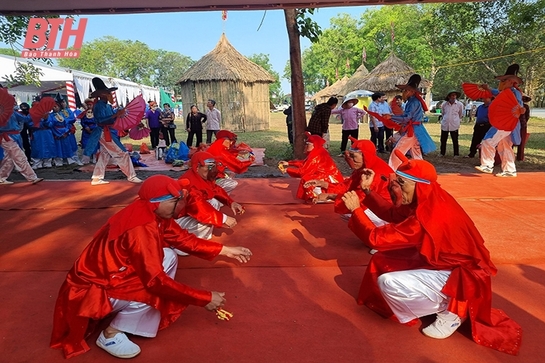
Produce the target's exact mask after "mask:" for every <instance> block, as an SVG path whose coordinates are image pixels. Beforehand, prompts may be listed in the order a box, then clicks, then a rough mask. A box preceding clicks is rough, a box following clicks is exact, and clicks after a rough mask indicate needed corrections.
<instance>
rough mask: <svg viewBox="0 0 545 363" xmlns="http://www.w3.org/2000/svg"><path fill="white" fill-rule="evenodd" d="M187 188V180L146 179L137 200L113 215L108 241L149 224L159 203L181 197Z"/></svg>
mask: <svg viewBox="0 0 545 363" xmlns="http://www.w3.org/2000/svg"><path fill="white" fill-rule="evenodd" d="M188 186H189V181H188V180H187V179H178V180H176V179H172V178H170V177H168V176H166V175H154V176H151V177H149V178H148V179H146V180H145V181H144V182H143V183H142V186H141V187H140V190H139V192H138V197H139V198H138V199H137V200H135V201H134V202H132V203H131V204H129V205H128V206H127V207H126V208H124V209H122V210H121V211H119V212H118V213H117V214H115V215H114V216H113V217H112V218H110V220H109V221H108V224H109V225H110V232H109V234H108V239H109V240H113V239H116V238H118V237H119V236H121V235H122V234H123V233H125V232H126V231H128V230H130V229H132V228H135V227H138V226H141V225H144V224H147V223H150V222H152V221H153V220H155V218H156V216H155V213H154V211H155V210H156V209H157V208H158V207H159V203H160V202H162V201H165V200H168V199H172V198H179V197H181V196H183V191H182V190H184V189H187V187H188Z"/></svg>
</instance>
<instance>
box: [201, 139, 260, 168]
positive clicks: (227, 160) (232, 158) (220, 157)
mask: <svg viewBox="0 0 545 363" xmlns="http://www.w3.org/2000/svg"><path fill="white" fill-rule="evenodd" d="M225 140H226V139H217V140H216V141H214V142H213V143H212V144H211V145H210V147H209V148H208V149H206V152H208V153H210V154H212V155H213V156H214V158H215V159H216V161H217V162H218V163H221V164H223V165H224V166H225V167H227V168H228V169H229V170H231V171H232V172H234V173H236V174H242V173H245V172H246V171H247V170H248V168H249V167H250V165H252V163H253V161H252V160H246V161H241V160H240V159H238V158H237V155H235V154H233V153H231V152H230V151H229V148H228V147H226V146H225V145H223V142H224V141H225ZM218 170H219V171H220V173H223V170H221V168H220V166H219V165H218ZM219 176H220V177H221V175H219Z"/></svg>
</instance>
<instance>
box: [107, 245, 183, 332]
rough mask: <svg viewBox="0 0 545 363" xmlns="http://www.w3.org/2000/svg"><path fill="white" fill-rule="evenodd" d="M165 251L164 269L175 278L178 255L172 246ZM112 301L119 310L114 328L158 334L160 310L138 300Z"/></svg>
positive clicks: (115, 309) (113, 324) (116, 310)
mask: <svg viewBox="0 0 545 363" xmlns="http://www.w3.org/2000/svg"><path fill="white" fill-rule="evenodd" d="M163 252H164V253H165V257H164V258H163V270H164V271H165V272H166V273H167V275H168V276H170V277H171V278H172V279H174V276H175V275H176V268H177V267H178V256H177V255H176V253H175V252H174V251H173V250H172V249H171V248H163ZM110 303H111V304H112V307H113V311H114V312H117V315H116V316H115V318H114V319H113V320H112V322H111V323H110V326H111V327H112V328H115V329H118V330H120V331H122V332H125V333H129V334H134V335H140V336H143V337H147V338H153V337H155V336H156V335H157V330H158V329H159V323H160V322H161V313H160V312H159V310H156V309H154V308H152V307H151V306H149V305H146V304H144V303H141V302H137V301H125V300H119V299H114V298H110Z"/></svg>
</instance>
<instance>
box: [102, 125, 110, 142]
mask: <svg viewBox="0 0 545 363" xmlns="http://www.w3.org/2000/svg"><path fill="white" fill-rule="evenodd" d="M102 130H103V131H104V140H106V141H107V142H110V141H112V133H111V132H110V128H109V127H108V126H102Z"/></svg>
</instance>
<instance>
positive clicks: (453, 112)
mask: <svg viewBox="0 0 545 363" xmlns="http://www.w3.org/2000/svg"><path fill="white" fill-rule="evenodd" d="M458 97H460V92H458V91H450V92H449V93H448V94H447V97H445V101H446V102H443V104H442V105H441V114H442V115H443V118H442V119H441V157H443V156H445V154H446V152H447V139H448V135H449V133H450V137H451V138H452V148H453V151H454V157H455V158H457V157H459V156H460V148H459V146H458V130H459V129H460V122H461V121H462V117H463V115H464V105H463V104H462V103H461V102H460V101H458Z"/></svg>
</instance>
